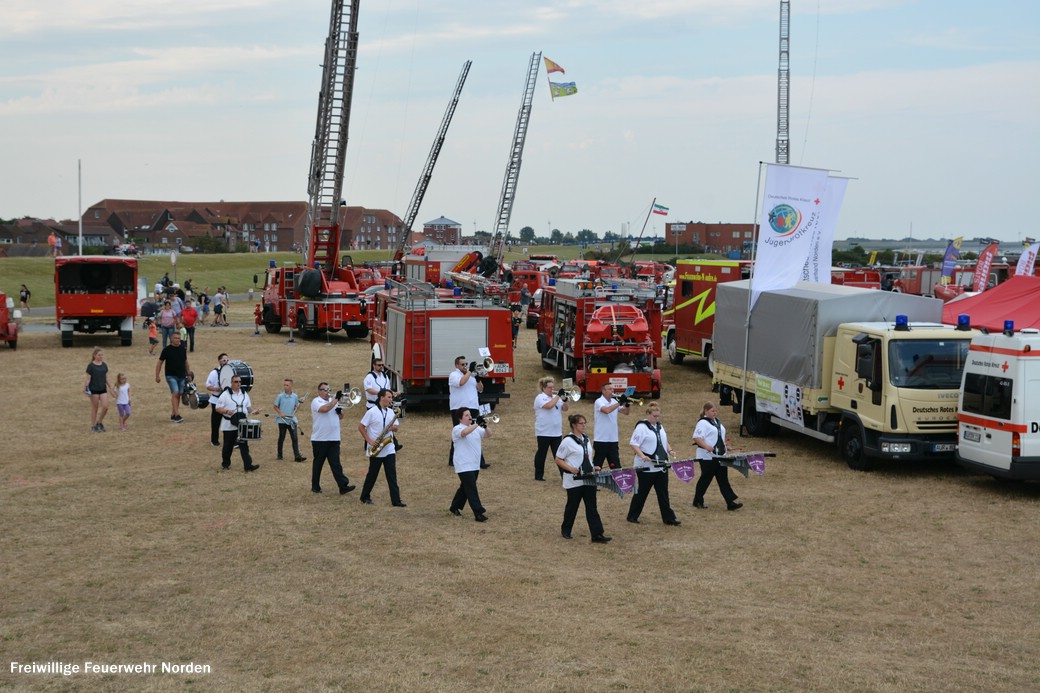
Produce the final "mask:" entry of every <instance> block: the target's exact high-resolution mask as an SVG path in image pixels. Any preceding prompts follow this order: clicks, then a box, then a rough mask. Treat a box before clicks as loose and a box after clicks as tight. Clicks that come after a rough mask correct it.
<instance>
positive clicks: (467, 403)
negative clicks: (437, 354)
mask: <svg viewBox="0 0 1040 693" xmlns="http://www.w3.org/2000/svg"><path fill="white" fill-rule="evenodd" d="M476 370H477V362H476V361H471V362H470V364H469V367H468V368H467V366H466V357H465V356H456V357H455V370H453V371H452V372H451V374H450V375H449V376H448V408H449V409H450V410H451V425H452V426H457V425H458V424H459V417H458V411H459V408H460V407H466V408H467V409H469V413H470V414H471V415H472V416H473V418H474V419H475V418H476V417H477V416H479V415H480V393H481V392H483V391H484V383H482V382H480V378H478V377H477V374H476ZM454 459H455V442H454V441H452V443H451V449H450V450H449V451H448V465H449V466H450V465H452V464H454ZM488 466H489V465H488V464H487V462H485V461H484V459H483V458H481V460H480V468H481V469H487V468H488Z"/></svg>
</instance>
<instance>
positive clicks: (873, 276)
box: [831, 267, 881, 290]
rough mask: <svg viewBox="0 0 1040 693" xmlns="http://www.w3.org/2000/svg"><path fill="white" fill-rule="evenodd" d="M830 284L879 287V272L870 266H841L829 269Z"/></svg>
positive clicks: (866, 287) (863, 287)
mask: <svg viewBox="0 0 1040 693" xmlns="http://www.w3.org/2000/svg"><path fill="white" fill-rule="evenodd" d="M831 284H841V285H842V286H858V287H859V288H861V289H879V290H880V289H881V272H879V271H878V270H876V269H872V268H870V267H841V268H834V269H832V270H831Z"/></svg>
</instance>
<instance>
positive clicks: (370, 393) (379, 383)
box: [364, 359, 393, 409]
mask: <svg viewBox="0 0 1040 693" xmlns="http://www.w3.org/2000/svg"><path fill="white" fill-rule="evenodd" d="M364 388H365V409H371V408H372V407H374V406H376V403H377V402H378V401H379V391H380V390H389V389H390V376H389V375H387V373H386V369H385V368H384V367H383V359H375V360H374V361H372V370H370V371H369V372H368V374H367V375H365V382H364ZM390 394H391V395H393V392H391V393H390Z"/></svg>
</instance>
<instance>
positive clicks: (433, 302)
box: [371, 281, 516, 406]
mask: <svg viewBox="0 0 1040 693" xmlns="http://www.w3.org/2000/svg"><path fill="white" fill-rule="evenodd" d="M389 284H390V288H388V289H384V290H383V291H380V292H378V293H377V294H376V295H375V305H374V311H375V315H376V319H375V320H374V321H373V322H372V334H371V343H372V354H373V356H374V357H376V358H382V359H383V365H384V368H385V369H386V371H387V372H388V373H389V374H390V375H391V376H392V379H393V388H394V390H396V391H398V392H401V393H403V394H404V398H405V400H406V401H407V402H408V404H409V406H411V405H413V404H415V403H422V402H428V401H438V400H443V401H446V400H447V399H448V376H449V375H450V374H451V372H452V370H454V368H455V358H456V357H458V356H465V357H466V358H468V359H469V360H470V361H476V362H477V363H478V364H480V369H478V370H479V371H480V372H483V374H482V375H480V378H481V382H483V383H484V391H483V392H482V393H481V395H480V402H481V404H484V403H490V404H492V405H494V404H495V403H497V402H498V400H499V399H503V398H506V397H509V395H508V394H507V393H506V392H505V385H506V381H507V380H515V378H516V371H515V369H514V367H513V329H512V327H513V326H512V315H511V313H510V311H509V309H508V308H506V307H504V306H502V305H499V303H497V302H496V301H495V300H494V299H492V298H490V297H482V296H476V295H464V294H463V292H462V290H461V289H460V288H459V287H455V288H453V289H444V288H437V287H435V286H433V285H432V284H430V283H428V282H415V281H405V282H396V281H390V282H389ZM482 349H484V350H486V352H485V353H481V350H482ZM488 358H490V361H488V362H487V363H485V359H488ZM492 361H493V363H492ZM489 366H490V367H489ZM485 369H486V371H485Z"/></svg>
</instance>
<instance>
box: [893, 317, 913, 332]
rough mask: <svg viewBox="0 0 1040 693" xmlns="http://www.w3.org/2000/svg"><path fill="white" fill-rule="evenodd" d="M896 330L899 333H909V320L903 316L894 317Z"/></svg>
mask: <svg viewBox="0 0 1040 693" xmlns="http://www.w3.org/2000/svg"><path fill="white" fill-rule="evenodd" d="M896 330H898V331H900V332H909V331H910V318H908V317H907V316H905V315H897V316H896Z"/></svg>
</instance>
